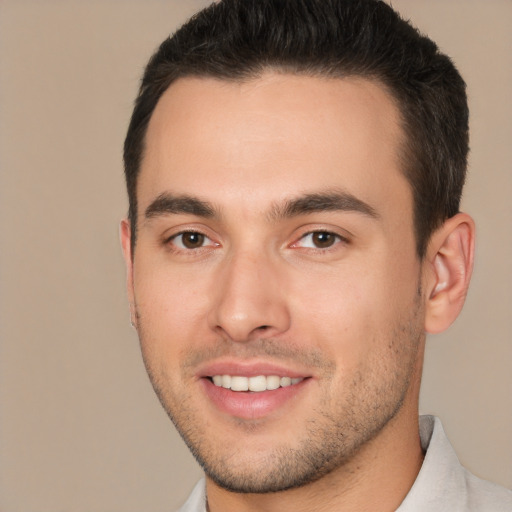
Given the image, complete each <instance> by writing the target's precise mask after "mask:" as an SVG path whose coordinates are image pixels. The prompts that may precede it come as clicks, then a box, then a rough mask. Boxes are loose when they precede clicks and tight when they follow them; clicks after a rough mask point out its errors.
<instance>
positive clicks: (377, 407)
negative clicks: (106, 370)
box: [139, 298, 424, 494]
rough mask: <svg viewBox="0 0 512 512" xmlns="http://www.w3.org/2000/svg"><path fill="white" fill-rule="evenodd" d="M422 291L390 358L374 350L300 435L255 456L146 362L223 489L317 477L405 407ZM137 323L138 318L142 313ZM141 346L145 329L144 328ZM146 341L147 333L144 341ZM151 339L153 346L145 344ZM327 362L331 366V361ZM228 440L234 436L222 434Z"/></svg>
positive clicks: (260, 489) (301, 482)
mask: <svg viewBox="0 0 512 512" xmlns="http://www.w3.org/2000/svg"><path fill="white" fill-rule="evenodd" d="M421 311H422V308H421V307H420V303H419V298H418V300H417V301H416V302H415V304H414V308H413V311H412V312H411V314H410V315H409V318H408V319H406V320H405V319H402V320H401V322H398V323H397V326H395V329H393V333H392V335H391V336H390V337H389V339H382V340H380V342H382V343H387V344H388V356H389V359H387V360H385V361H383V360H382V359H381V358H380V356H381V354H379V355H377V356H374V358H372V359H371V360H370V361H368V362H367V363H368V364H367V365H366V366H365V368H364V369H361V370H360V371H358V372H357V373H356V374H355V375H354V376H353V379H352V381H351V382H349V383H346V389H345V390H341V391H342V392H341V394H340V396H336V393H331V394H330V395H329V396H325V397H324V398H323V399H322V400H321V401H320V403H319V404H318V406H317V407H316V408H315V409H314V410H313V411H312V413H311V414H310V415H309V419H308V420H307V421H306V424H305V425H304V426H303V427H301V426H300V425H299V426H298V429H299V430H301V429H302V432H303V434H302V436H301V439H299V440H297V439H295V440H292V443H289V444H285V443H282V444H281V445H278V446H274V447H272V448H271V449H269V450H267V451H266V453H264V454H260V455H258V457H257V458H256V460H255V459H254V458H253V459H251V458H246V453H245V452H244V449H243V447H242V448H236V447H235V448H232V449H229V448H228V449H224V450H222V449H221V450H219V449H218V447H217V446H215V440H213V439H211V438H210V437H209V436H208V430H207V428H205V424H204V423H203V422H202V421H201V417H202V414H201V411H199V410H196V409H195V408H194V407H193V406H192V405H191V404H193V401H192V400H189V397H188V396H175V395H173V392H172V389H171V388H172V385H170V383H169V380H168V379H167V378H165V377H163V378H162V377H161V376H158V375H157V374H156V372H155V371H153V370H154V369H153V368H152V364H151V362H150V361H149V358H147V357H146V355H145V354H144V350H143V357H144V362H145V365H146V369H147V371H148V374H149V377H150V380H151V382H152V384H153V387H154V389H155V392H156V394H157V396H158V398H159V400H160V402H161V404H162V406H163V408H164V409H165V411H166V412H167V414H168V415H169V417H170V419H171V421H172V422H173V423H174V425H175V427H176V429H177V431H178V432H179V434H180V435H181V437H182V438H183V440H184V441H185V443H186V445H187V446H188V448H189V449H190V451H191V452H192V454H193V456H194V457H195V458H196V460H197V462H198V463H199V464H200V465H201V467H202V468H203V470H204V472H205V474H206V475H207V476H208V477H209V478H210V479H211V480H212V481H214V482H215V483H216V484H217V485H218V486H220V487H221V488H223V489H226V490H229V491H232V492H237V493H258V494H263V493H273V492H280V491H285V490H288V489H293V488H297V487H302V486H305V485H307V484H310V483H313V482H315V481H317V480H319V479H321V478H322V477H324V476H325V475H327V474H329V473H331V472H333V471H334V470H336V469H338V468H342V467H348V466H349V463H350V462H351V461H352V460H353V459H354V457H355V456H356V455H357V454H358V453H359V452H360V451H361V449H362V447H364V446H365V445H367V444H368V443H369V442H370V441H372V440H373V439H374V438H376V437H377V436H378V435H379V433H381V432H382V431H383V430H384V429H385V427H386V426H387V425H388V424H389V423H390V422H391V421H392V420H393V418H395V417H396V416H397V414H398V413H399V411H400V410H401V408H402V406H403V404H404V400H405V399H406V396H407V393H408V392H409V390H410V386H411V381H412V379H413V375H414V373H415V368H416V362H417V359H418V350H419V347H420V346H421V344H422V343H421V342H422V340H423V339H424V332H423V328H422V325H420V322H419V321H418V318H420V317H421ZM139 326H141V323H140V317H139ZM139 336H140V339H141V345H142V346H144V345H146V343H144V342H143V341H142V340H143V338H144V329H143V328H139ZM146 342H147V340H146ZM146 346H147V345H146ZM262 346H266V347H268V349H267V350H266V351H265V352H260V354H262V355H263V354H267V355H272V354H275V353H276V352H279V351H280V349H279V348H278V347H277V343H276V346H273V345H272V341H271V340H266V342H265V343H262ZM329 364H330V363H329V362H326V365H329ZM239 427H240V432H241V435H244V434H245V435H246V441H247V447H250V443H251V435H252V434H254V433H255V432H257V431H258V429H259V425H258V422H257V421H254V422H250V421H246V420H240V422H239ZM222 443H225V444H226V446H229V444H230V443H229V441H227V440H226V439H224V440H222Z"/></svg>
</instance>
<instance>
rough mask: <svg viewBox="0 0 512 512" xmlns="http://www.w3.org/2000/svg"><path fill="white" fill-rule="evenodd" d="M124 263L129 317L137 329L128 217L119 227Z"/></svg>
mask: <svg viewBox="0 0 512 512" xmlns="http://www.w3.org/2000/svg"><path fill="white" fill-rule="evenodd" d="M119 235H120V238H121V247H122V249H123V257H124V263H125V265H126V291H127V293H128V300H129V302H130V319H131V323H132V326H133V327H134V328H135V329H137V314H136V311H135V293H134V289H133V254H132V246H131V227H130V221H129V220H128V219H123V220H122V221H121V226H120V229H119Z"/></svg>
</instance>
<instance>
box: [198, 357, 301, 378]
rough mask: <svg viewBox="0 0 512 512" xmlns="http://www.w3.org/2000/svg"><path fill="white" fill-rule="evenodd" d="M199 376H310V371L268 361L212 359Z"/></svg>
mask: <svg viewBox="0 0 512 512" xmlns="http://www.w3.org/2000/svg"><path fill="white" fill-rule="evenodd" d="M196 375H197V376H198V377H199V378H204V377H212V376H214V375H238V376H244V377H257V376H258V375H265V376H270V375H277V376H279V377H290V378H292V379H293V378H298V377H310V376H311V375H310V374H309V373H308V372H305V371H304V370H300V369H293V368H290V367H286V366H284V365H283V364H276V363H272V362H268V361H233V360H231V361H226V360H224V361H222V360H219V361H212V362H209V363H205V364H204V365H202V366H201V367H200V368H199V370H198V371H197V372H196Z"/></svg>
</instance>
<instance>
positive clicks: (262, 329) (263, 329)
mask: <svg viewBox="0 0 512 512" xmlns="http://www.w3.org/2000/svg"><path fill="white" fill-rule="evenodd" d="M269 328H270V326H269V325H260V326H259V327H257V328H256V329H257V330H258V331H266V330H267V329H269Z"/></svg>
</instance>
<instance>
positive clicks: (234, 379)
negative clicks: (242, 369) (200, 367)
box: [212, 375, 304, 392]
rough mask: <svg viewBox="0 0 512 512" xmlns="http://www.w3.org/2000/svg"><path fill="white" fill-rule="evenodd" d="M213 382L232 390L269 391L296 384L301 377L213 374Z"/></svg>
mask: <svg viewBox="0 0 512 512" xmlns="http://www.w3.org/2000/svg"><path fill="white" fill-rule="evenodd" d="M212 380H213V383H214V384H215V385H216V386H219V387H223V388H226V389H231V390H232V391H254V392H260V391H271V390H274V389H277V388H279V387H282V388H285V387H287V386H292V385H294V384H298V383H299V382H301V381H302V380H304V379H303V378H302V377H297V378H293V379H292V378H290V377H278V376H277V375H269V376H265V375H258V376H256V377H242V376H240V375H214V376H213V377H212Z"/></svg>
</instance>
